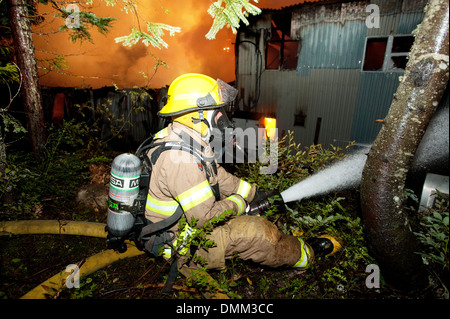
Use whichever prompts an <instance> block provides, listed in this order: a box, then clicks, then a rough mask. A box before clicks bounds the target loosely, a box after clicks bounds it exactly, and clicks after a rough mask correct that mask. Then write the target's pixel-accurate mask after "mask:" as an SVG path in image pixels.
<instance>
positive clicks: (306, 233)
mask: <svg viewBox="0 0 450 319" xmlns="http://www.w3.org/2000/svg"><path fill="white" fill-rule="evenodd" d="M278 145H279V147H278V170H277V172H276V173H275V174H272V175H267V174H266V175H262V174H259V167H260V165H261V163H252V164H243V165H240V167H239V168H238V169H237V174H238V175H239V176H241V177H244V178H246V179H247V180H249V181H251V182H253V183H256V184H257V185H258V187H259V188H261V189H266V190H270V189H275V190H278V191H280V192H282V191H283V190H285V189H287V188H288V187H290V186H292V185H294V184H296V183H298V182H300V181H301V180H303V179H305V178H306V177H308V176H310V175H311V174H313V173H314V172H317V171H319V170H321V169H323V168H325V167H327V166H329V165H331V164H332V163H333V162H335V161H337V160H339V159H341V158H343V157H344V156H346V152H347V151H348V150H349V148H350V147H352V145H353V143H349V144H348V145H347V146H346V147H345V148H343V149H342V148H339V147H335V146H333V145H331V146H330V148H329V149H323V148H322V147H321V145H312V146H310V147H305V148H303V149H302V148H301V147H300V145H297V144H296V143H295V142H294V140H293V134H292V132H289V133H288V134H287V135H286V136H284V137H283V138H281V139H280V141H279V144H278ZM345 195H346V197H344V196H342V194H329V195H328V196H324V197H321V198H315V199H308V200H303V201H301V202H295V203H289V205H284V207H280V206H278V207H277V209H275V210H274V211H273V212H272V214H268V215H267V218H268V219H270V220H274V222H275V221H276V222H277V224H278V226H279V228H280V230H281V231H282V232H283V233H286V234H291V235H292V234H293V235H295V236H301V237H304V238H310V237H315V236H319V235H322V234H329V235H332V236H333V237H335V238H337V239H338V241H339V242H340V244H341V245H342V249H341V250H340V251H339V252H338V253H337V254H335V255H333V256H329V257H323V258H320V259H319V260H317V263H316V264H314V265H313V266H312V267H311V269H310V270H309V271H307V272H306V273H305V276H304V277H303V279H296V280H286V281H285V284H284V286H282V287H280V288H277V286H279V284H274V283H273V282H272V281H279V279H276V278H274V277H272V278H271V279H267V278H265V279H264V280H265V282H268V283H270V284H271V285H273V286H275V287H276V292H275V293H276V295H277V296H278V297H280V298H330V297H332V298H344V297H348V296H349V294H351V293H352V292H354V291H358V290H360V289H361V288H360V287H361V285H363V283H364V280H365V278H366V276H367V274H366V273H365V268H366V266H367V265H368V264H371V263H375V261H374V259H373V258H372V257H371V256H370V255H369V252H368V249H367V244H366V242H365V237H364V231H363V227H362V223H361V219H360V218H359V217H358V212H357V210H356V208H357V207H358V205H357V201H358V200H359V197H358V196H357V195H358V193H357V191H353V192H347V193H345ZM347 207H350V210H348V209H347ZM318 281H320V284H319V283H318ZM319 286H320V287H321V289H318V287H319ZM263 292H264V293H262V296H263V297H264V294H265V293H267V289H265V290H264V291H263Z"/></svg>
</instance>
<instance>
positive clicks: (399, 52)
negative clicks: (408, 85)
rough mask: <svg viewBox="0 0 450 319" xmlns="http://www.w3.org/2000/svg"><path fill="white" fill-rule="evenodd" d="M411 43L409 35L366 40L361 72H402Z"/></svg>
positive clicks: (412, 40)
mask: <svg viewBox="0 0 450 319" xmlns="http://www.w3.org/2000/svg"><path fill="white" fill-rule="evenodd" d="M413 43H414V37H413V36H411V35H396V36H388V37H371V38H367V41H366V51H365V55H364V64H363V71H382V72H392V71H404V70H405V67H406V63H407V62H408V53H409V51H410V50H411V47H412V44H413Z"/></svg>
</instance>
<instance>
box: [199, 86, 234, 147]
mask: <svg viewBox="0 0 450 319" xmlns="http://www.w3.org/2000/svg"><path fill="white" fill-rule="evenodd" d="M237 93H238V91H237V90H236V89H235V88H234V87H232V86H231V85H229V84H227V83H225V82H223V81H222V80H220V79H217V87H214V89H213V90H212V92H210V93H208V94H207V95H206V96H203V97H199V98H198V99H197V106H198V108H199V110H198V115H199V116H198V118H194V117H193V118H192V120H193V122H194V124H196V123H199V122H203V123H205V124H206V126H207V127H208V132H207V134H206V135H205V136H203V139H204V140H205V141H207V142H212V141H213V140H215V142H218V141H222V143H229V142H232V141H233V140H234V139H233V136H234V125H233V124H232V123H231V121H230V119H229V118H228V116H227V113H226V111H225V108H224V107H226V106H228V105H230V104H231V103H232V102H233V101H234V100H235V98H236V96H237Z"/></svg>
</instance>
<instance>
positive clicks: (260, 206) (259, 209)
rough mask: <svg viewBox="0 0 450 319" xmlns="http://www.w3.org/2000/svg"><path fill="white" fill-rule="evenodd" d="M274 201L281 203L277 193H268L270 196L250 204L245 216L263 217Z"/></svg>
mask: <svg viewBox="0 0 450 319" xmlns="http://www.w3.org/2000/svg"><path fill="white" fill-rule="evenodd" d="M275 201H283V199H282V197H281V195H280V193H279V192H276V191H273V192H270V195H269V196H267V197H266V198H263V199H261V200H259V201H256V202H255V201H254V202H252V203H251V204H250V210H249V212H248V213H247V215H264V214H265V213H266V212H267V211H268V210H269V209H270V207H271V206H272V205H273V203H274V202H275Z"/></svg>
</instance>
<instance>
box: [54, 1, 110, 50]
mask: <svg viewBox="0 0 450 319" xmlns="http://www.w3.org/2000/svg"><path fill="white" fill-rule="evenodd" d="M52 4H53V7H54V8H55V9H56V10H57V11H58V13H57V14H56V15H55V16H56V17H60V18H63V19H70V18H71V15H73V14H76V15H77V22H78V23H77V25H76V26H75V25H74V26H72V25H71V26H70V27H69V26H68V24H67V23H65V24H63V25H61V26H60V27H59V31H69V39H70V41H71V42H76V41H77V40H80V41H84V40H88V41H89V42H91V43H93V41H92V38H91V34H90V32H89V28H90V27H96V28H97V31H98V32H99V33H101V34H106V33H107V32H108V31H109V28H111V26H112V22H113V21H115V20H117V19H115V18H111V17H106V18H103V17H97V16H96V15H95V14H94V13H92V12H85V11H79V12H76V13H74V11H73V10H70V9H66V8H65V7H63V6H61V7H60V6H59V5H58V4H56V3H55V2H52Z"/></svg>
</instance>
